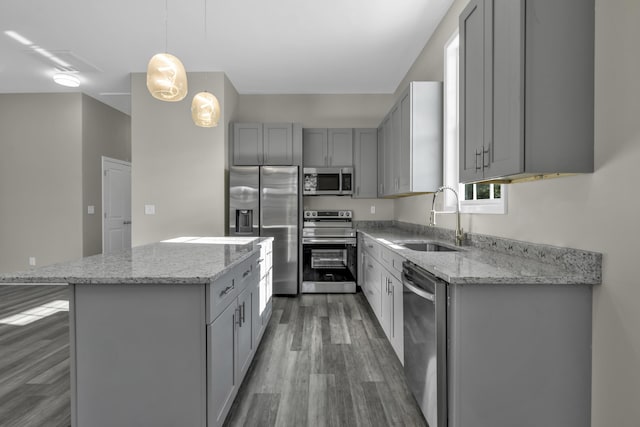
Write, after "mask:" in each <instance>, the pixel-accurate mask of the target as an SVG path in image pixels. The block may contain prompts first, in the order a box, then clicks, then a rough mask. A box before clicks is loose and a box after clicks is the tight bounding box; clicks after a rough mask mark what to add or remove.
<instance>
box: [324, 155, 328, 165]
mask: <svg viewBox="0 0 640 427" xmlns="http://www.w3.org/2000/svg"><path fill="white" fill-rule="evenodd" d="M324 165H325V166H327V156H324Z"/></svg>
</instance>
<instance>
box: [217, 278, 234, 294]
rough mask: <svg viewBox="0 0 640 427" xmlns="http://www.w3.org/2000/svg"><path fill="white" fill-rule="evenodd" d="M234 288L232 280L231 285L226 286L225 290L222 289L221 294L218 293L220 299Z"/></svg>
mask: <svg viewBox="0 0 640 427" xmlns="http://www.w3.org/2000/svg"><path fill="white" fill-rule="evenodd" d="M234 287H235V283H234V282H233V280H232V281H231V284H230V285H229V286H227V287H226V288H224V290H223V291H222V292H220V297H223V296H225V295H227V294H228V293H229V292H231V291H232V290H233V288H234Z"/></svg>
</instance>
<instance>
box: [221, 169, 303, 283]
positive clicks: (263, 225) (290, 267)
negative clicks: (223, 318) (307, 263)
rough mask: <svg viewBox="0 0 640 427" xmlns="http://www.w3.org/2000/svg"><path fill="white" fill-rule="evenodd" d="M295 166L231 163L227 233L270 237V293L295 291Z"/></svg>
mask: <svg viewBox="0 0 640 427" xmlns="http://www.w3.org/2000/svg"><path fill="white" fill-rule="evenodd" d="M299 191H300V186H299V183H298V167H297V166H232V167H231V168H230V170H229V235H230V236H262V237H269V236H270V237H273V293H274V294H297V293H298V244H299V243H298V242H299V239H298V218H299V215H298V209H299V207H298V200H299Z"/></svg>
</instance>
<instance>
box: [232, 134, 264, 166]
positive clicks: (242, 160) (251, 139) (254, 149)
mask: <svg viewBox="0 0 640 427" xmlns="http://www.w3.org/2000/svg"><path fill="white" fill-rule="evenodd" d="M262 161H263V159H262V125H261V124H260V123H234V124H233V164H234V165H236V166H241V165H248V166H255V165H261V164H262Z"/></svg>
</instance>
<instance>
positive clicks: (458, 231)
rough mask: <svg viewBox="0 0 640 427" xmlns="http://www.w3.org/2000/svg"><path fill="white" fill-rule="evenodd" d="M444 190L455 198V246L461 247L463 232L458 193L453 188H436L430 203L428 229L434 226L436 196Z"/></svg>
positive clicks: (445, 186)
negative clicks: (451, 192) (450, 192)
mask: <svg viewBox="0 0 640 427" xmlns="http://www.w3.org/2000/svg"><path fill="white" fill-rule="evenodd" d="M444 190H451V191H453V194H454V195H455V196H456V246H462V241H463V240H464V232H463V230H462V228H461V227H460V201H459V200H458V192H457V191H456V190H454V189H453V188H451V187H449V186H447V185H443V186H442V187H440V188H438V191H436V192H435V193H434V194H433V200H432V201H431V212H430V213H429V227H433V226H434V225H436V211H435V209H434V206H435V204H436V197H437V196H438V193H443V192H444Z"/></svg>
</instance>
